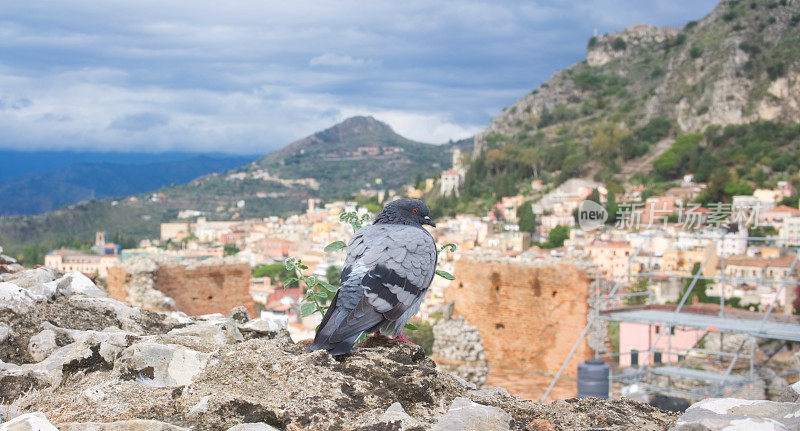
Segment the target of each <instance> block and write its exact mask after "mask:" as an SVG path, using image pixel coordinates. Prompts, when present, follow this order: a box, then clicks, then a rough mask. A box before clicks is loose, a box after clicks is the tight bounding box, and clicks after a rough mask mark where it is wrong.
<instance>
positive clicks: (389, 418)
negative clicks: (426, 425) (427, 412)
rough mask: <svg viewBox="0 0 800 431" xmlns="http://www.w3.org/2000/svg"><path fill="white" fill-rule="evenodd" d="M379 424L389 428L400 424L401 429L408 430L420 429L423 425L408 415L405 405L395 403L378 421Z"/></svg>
mask: <svg viewBox="0 0 800 431" xmlns="http://www.w3.org/2000/svg"><path fill="white" fill-rule="evenodd" d="M378 421H379V422H378V424H383V425H386V426H387V428H388V424H391V423H396V422H400V426H401V429H406V428H414V427H420V426H422V424H420V423H419V421H418V420H416V419H414V418H413V417H411V415H409V414H408V413H406V410H405V409H404V408H403V405H402V404H400V403H394V404H392V405H391V406H389V408H388V409H386V411H385V412H384V413H383V414H382V415H381V416H380V418H379V419H378Z"/></svg>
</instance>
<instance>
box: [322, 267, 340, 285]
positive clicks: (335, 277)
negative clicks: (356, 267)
mask: <svg viewBox="0 0 800 431" xmlns="http://www.w3.org/2000/svg"><path fill="white" fill-rule="evenodd" d="M325 278H326V279H328V283H330V284H332V285H334V286H338V285H339V281H340V280H341V278H342V270H341V269H339V267H338V266H336V265H331V266H329V267H328V268H326V269H325Z"/></svg>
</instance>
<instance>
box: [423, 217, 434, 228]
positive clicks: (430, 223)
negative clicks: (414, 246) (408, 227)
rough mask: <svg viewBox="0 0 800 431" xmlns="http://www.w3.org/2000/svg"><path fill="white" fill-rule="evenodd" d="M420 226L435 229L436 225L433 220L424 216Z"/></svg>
mask: <svg viewBox="0 0 800 431" xmlns="http://www.w3.org/2000/svg"><path fill="white" fill-rule="evenodd" d="M422 224H427V225H430V226H433V227H436V223H434V222H433V220H431V218H430V217H428V216H425V217H423V218H422Z"/></svg>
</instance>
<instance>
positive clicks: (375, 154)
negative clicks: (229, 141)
mask: <svg viewBox="0 0 800 431" xmlns="http://www.w3.org/2000/svg"><path fill="white" fill-rule="evenodd" d="M454 145H456V144H445V145H441V146H439V145H431V144H423V143H420V142H415V141H412V140H410V139H406V138H404V137H402V136H400V135H398V134H397V133H395V132H394V131H393V130H392V128H391V127H389V126H388V125H387V124H386V123H383V122H380V121H378V120H376V119H374V118H372V117H353V118H349V119H347V120H345V121H343V122H341V123H339V124H337V125H335V126H333V127H331V128H329V129H326V130H323V131H321V132H318V133H315V134H313V135H311V136H308V137H306V138H303V139H301V140H299V141H296V142H293V143H292V144H290V145H288V146H286V147H284V148H282V149H281V150H278V151H276V152H274V153H272V154H269V155H267V156H264V157H262V158H261V159H259V160H258V161H256V165H257V166H258V167H259V168H266V169H268V170H269V172H271V173H274V174H277V175H278V176H280V177H281V178H314V179H316V180H318V181H319V183H320V190H319V193H320V195H321V196H323V197H333V196H344V195H347V194H352V193H356V192H358V191H359V190H360V189H362V188H363V189H370V188H372V189H376V188H377V189H381V188H398V187H400V186H402V185H407V184H409V183H410V182H411V181H412V180H413V179H414V178H415V177H416V176H417V175H423V176H426V175H433V174H436V173H438V172H439V171H441V170H442V169H443V168H445V167H447V166H449V165H450V164H451V156H452V149H453V147H454ZM376 179H380V180H381V184H380V185H378V184H376V182H375V180H376Z"/></svg>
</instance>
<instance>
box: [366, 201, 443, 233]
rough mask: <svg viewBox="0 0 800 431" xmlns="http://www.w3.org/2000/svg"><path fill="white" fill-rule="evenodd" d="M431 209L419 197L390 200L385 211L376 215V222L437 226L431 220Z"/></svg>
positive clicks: (384, 208)
mask: <svg viewBox="0 0 800 431" xmlns="http://www.w3.org/2000/svg"><path fill="white" fill-rule="evenodd" d="M430 214H431V210H430V209H428V206H427V205H425V202H422V201H421V200H419V199H398V200H396V201H392V202H389V203H388V204H386V206H385V207H383V211H381V212H380V214H378V215H377V216H376V217H375V224H378V223H387V224H408V225H416V226H422V225H424V224H427V225H430V226H433V227H436V223H434V222H433V220H431V217H430Z"/></svg>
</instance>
